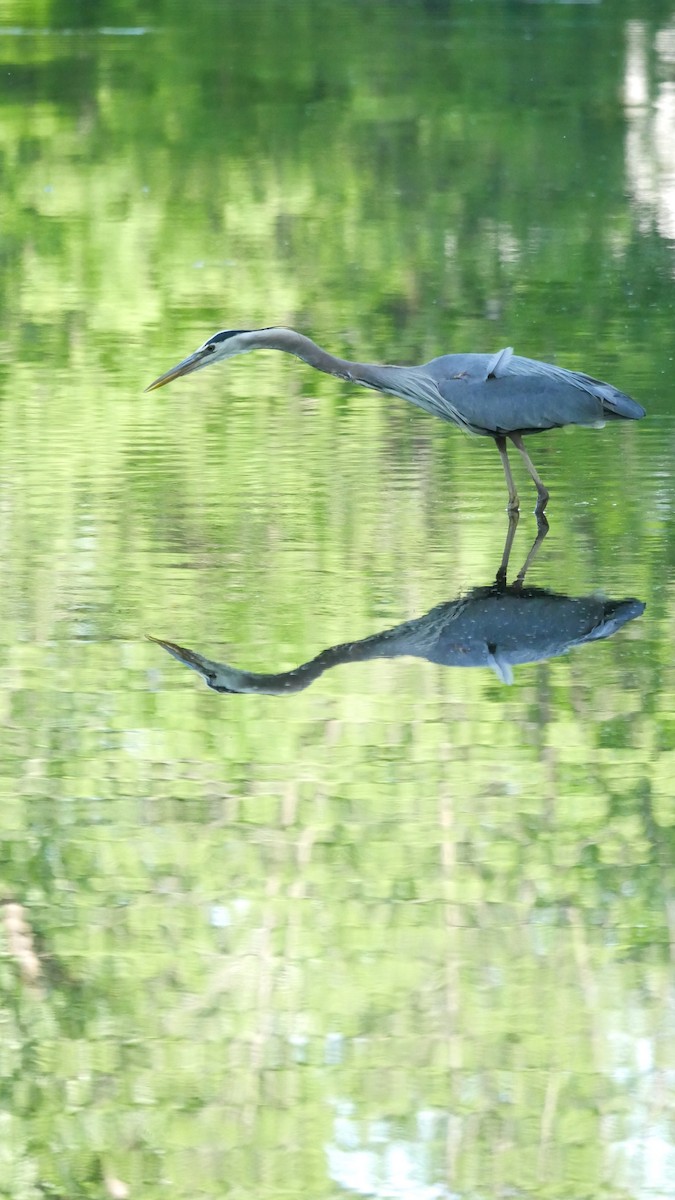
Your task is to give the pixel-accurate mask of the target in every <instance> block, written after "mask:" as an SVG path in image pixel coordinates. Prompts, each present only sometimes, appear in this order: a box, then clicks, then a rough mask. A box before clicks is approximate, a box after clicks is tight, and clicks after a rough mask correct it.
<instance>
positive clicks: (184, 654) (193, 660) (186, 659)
mask: <svg viewBox="0 0 675 1200" xmlns="http://www.w3.org/2000/svg"><path fill="white" fill-rule="evenodd" d="M145 636H146V637H147V639H148V641H149V642H156V643H157V645H158V646H163V647H164V649H165V650H168V652H169V654H172V655H173V657H174V658H177V659H178V661H179V662H182V663H185V666H186V667H192V670H193V671H199V673H200V674H204V673H205V671H207V670H208V667H209V666H212V665H213V664H212V663H210V662H209V659H208V658H204V656H203V655H202V654H197V653H196V652H195V651H194V650H187V649H186V648H185V646H177V645H176V643H175V642H165V641H164V639H163V638H156V637H153V636H152V634H150V633H146V635H145Z"/></svg>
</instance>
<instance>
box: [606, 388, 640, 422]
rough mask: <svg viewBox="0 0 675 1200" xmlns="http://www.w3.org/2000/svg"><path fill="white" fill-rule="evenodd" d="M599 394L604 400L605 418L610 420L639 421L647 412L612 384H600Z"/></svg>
mask: <svg viewBox="0 0 675 1200" xmlns="http://www.w3.org/2000/svg"><path fill="white" fill-rule="evenodd" d="M597 392H598V395H599V396H600V399H601V400H602V407H603V409H604V410H605V416H607V417H608V418H609V419H610V420H612V418H616V419H623V420H625V421H639V420H640V418H641V417H644V415H645V410H644V408H643V407H642V405H641V404H638V402H637V400H633V399H632V398H631V397H630V396H627V395H626V393H625V392H620V391H619V390H618V388H615V387H612V385H611V383H602V384H600V387H599V388H597Z"/></svg>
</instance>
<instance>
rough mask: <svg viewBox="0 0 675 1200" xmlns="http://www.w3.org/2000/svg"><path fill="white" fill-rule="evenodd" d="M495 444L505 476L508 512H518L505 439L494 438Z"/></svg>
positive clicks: (516, 496) (518, 506) (499, 436)
mask: <svg viewBox="0 0 675 1200" xmlns="http://www.w3.org/2000/svg"><path fill="white" fill-rule="evenodd" d="M495 442H496V444H497V449H498V450H499V456H500V458H501V460H502V466H503V468H504V474H505V475H506V486H507V488H508V489H509V504H508V511H509V512H510V513H512V512H518V509H519V508H520V504H519V502H518V493H517V491H516V485H515V483H514V482H513V475H512V474H511V463H510V462H509V456H508V454H507V452H506V438H505V437H502V436H501V435H498V436H497V437H496V438H495ZM533 469H534V468H533Z"/></svg>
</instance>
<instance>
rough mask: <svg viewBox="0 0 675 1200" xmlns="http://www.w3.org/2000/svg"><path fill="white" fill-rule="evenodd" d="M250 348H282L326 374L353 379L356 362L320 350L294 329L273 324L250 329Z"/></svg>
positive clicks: (248, 340) (248, 336) (247, 336)
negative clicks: (268, 327) (262, 327)
mask: <svg viewBox="0 0 675 1200" xmlns="http://www.w3.org/2000/svg"><path fill="white" fill-rule="evenodd" d="M246 340H247V342H248V349H250V350H283V351H285V353H286V354H294V355H295V356H296V358H301V359H302V360H303V362H306V363H308V364H309V366H310V367H315V368H316V370H317V371H324V372H325V373H326V375H337V376H338V378H340V379H353V378H354V373H353V368H354V367H355V366H357V364H356V363H351V362H348V360H347V359H346V358H337V357H336V356H335V355H334V354H329V353H328V351H327V350H322V349H321V347H320V346H317V344H316V342H313V341H312V339H311V338H308V337H305V335H304V334H303V333H296V331H295V330H294V329H284V328H283V326H274V327H273V328H272V329H252V330H250V331H249V332H248V333H247V335H246Z"/></svg>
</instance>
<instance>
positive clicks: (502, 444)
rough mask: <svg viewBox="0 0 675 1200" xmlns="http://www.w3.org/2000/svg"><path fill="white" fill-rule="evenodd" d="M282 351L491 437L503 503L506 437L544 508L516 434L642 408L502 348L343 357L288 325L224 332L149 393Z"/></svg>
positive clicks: (633, 415)
mask: <svg viewBox="0 0 675 1200" xmlns="http://www.w3.org/2000/svg"><path fill="white" fill-rule="evenodd" d="M263 349H267V350H282V351H286V352H287V353H289V354H294V355H296V356H297V357H298V358H301V359H303V361H304V362H306V363H309V365H310V366H312V367H315V368H316V369H317V370H318V371H324V372H325V373H326V374H328V375H335V376H337V377H338V378H339V379H344V380H347V381H348V382H349V383H356V384H360V385H362V386H363V387H367V388H372V389H374V390H375V391H378V392H386V393H388V394H390V395H393V396H400V397H401V398H402V399H404V400H410V401H411V403H412V404H416V405H417V406H418V407H419V408H423V409H425V411H426V412H429V413H433V415H434V416H437V417H441V418H442V419H443V420H444V421H451V422H452V423H453V424H455V425H458V426H459V427H460V428H461V429H464V430H465V431H466V432H467V433H473V434H478V435H479V436H483V437H492V438H494V440H495V442H496V444H497V447H498V449H499V452H500V455H501V458H502V463H503V465H504V470H505V473H506V481H507V484H508V488H509V508H510V509H516V508H517V507H518V496H517V494H516V490H515V486H514V483H513V478H512V476H511V470H510V466H509V462H508V457H507V453H506V438H507V437H508V438H510V440H511V441H512V442H513V444H514V445H515V446H516V447H517V449H518V450H519V451H520V453H521V454H522V455H523V458H524V460H525V462H526V464H527V467H528V470H529V472H530V474H531V476H532V478H533V479H534V482H535V484H536V487H537V493H538V503H537V510H538V512H543V509H544V508H545V506H546V502H547V500H548V492H547V491H546V488H545V487H544V485H543V483H542V482H541V480H540V479H539V476H538V475H537V472H536V471H535V469H534V466H533V464H532V462H531V460H530V458H529V456H528V454H527V452H526V450H525V447H524V446H523V443H522V437H523V435H531V434H534V433H543V432H544V431H545V430H547V429H557V428H560V427H561V426H563V425H589V426H595V427H600V426H602V425H604V424H605V422H606V421H612V420H639V418H640V417H643V416H644V409H643V408H642V406H641V405H639V404H638V403H637V402H636V401H635V400H632V399H631V397H630V396H627V395H625V393H624V392H620V391H619V390H618V389H617V388H615V387H613V386H612V385H611V384H609V383H603V382H602V381H601V380H599V379H593V378H592V376H590V375H584V374H582V373H581V372H579V371H568V370H566V369H565V368H564V367H556V366H553V365H552V364H551V363H545V362H538V361H537V360H536V359H532V358H521V357H519V356H518V355H516V354H514V353H513V350H512V349H511V348H510V347H508V348H506V349H504V350H499V351H498V352H497V353H496V354H444V355H442V356H441V357H440V358H433V359H432V360H431V362H428V363H425V364H423V365H422V366H419V367H405V366H403V367H398V366H389V365H386V364H382V365H378V364H376V363H358V362H350V361H349V360H348V359H343V358H336V357H335V356H334V355H332V354H328V353H327V351H325V350H322V349H321V347H320V346H317V345H316V343H315V342H313V341H311V339H310V338H308V337H305V336H304V335H303V334H300V333H296V332H295V330H292V329H284V328H281V327H272V328H270V329H251V330H224V331H223V332H221V333H217V334H214V336H213V337H212V338H210V339H209V340H208V341H207V342H205V343H204V345H203V346H201V347H200V348H199V350H197V351H195V353H194V354H191V355H189V357H188V358H186V359H183V361H182V362H180V363H178V365H177V366H176V367H173V368H172V369H171V370H170V371H167V372H166V374H165V375H162V376H160V377H159V379H156V380H155V381H154V383H151V384H150V387H149V388H148V389H147V390H148V391H150V390H152V389H153V388H157V387H161V386H163V384H165V383H169V382H170V381H171V380H172V379H176V378H178V377H179V376H181V375H187V374H190V373H192V372H193V371H197V370H200V369H201V368H202V367H205V366H207V365H208V364H209V363H211V362H217V361H219V360H220V359H222V358H232V357H233V356H234V355H236V354H245V353H247V352H248V351H250V350H263Z"/></svg>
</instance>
